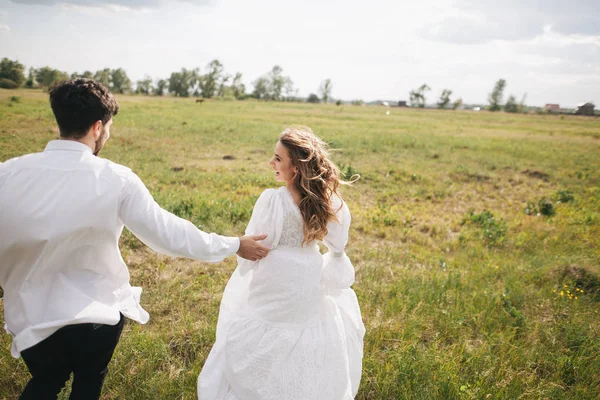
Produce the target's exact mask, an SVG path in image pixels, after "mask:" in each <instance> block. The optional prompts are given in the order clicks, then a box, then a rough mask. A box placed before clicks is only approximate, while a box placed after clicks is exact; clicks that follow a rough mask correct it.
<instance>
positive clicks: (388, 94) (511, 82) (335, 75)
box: [0, 0, 600, 107]
mask: <svg viewBox="0 0 600 400" xmlns="http://www.w3.org/2000/svg"><path fill="white" fill-rule="evenodd" d="M599 1H600V0H571V1H566V0H560V1H558V0H502V1H497V0H478V1H475V0H421V1H418V0H411V1H404V0H385V1H383V0H369V1H360V0H346V1H332V0H302V1H288V0H179V1H173V0H170V1H166V0H147V1H142V0H109V1H104V0H10V1H9V0H0V57H8V58H10V59H18V60H19V61H20V62H21V63H23V64H25V65H26V67H30V66H33V67H41V66H44V65H49V66H51V67H53V68H58V69H61V70H65V71H68V72H74V71H77V72H82V71H84V70H91V71H96V70H98V69H101V68H104V67H109V68H119V67H122V68H124V69H125V70H126V71H127V73H128V75H129V77H130V78H131V79H132V81H135V80H137V79H141V78H142V77H144V76H145V75H149V76H151V77H152V78H154V79H156V78H159V77H160V78H167V77H168V76H169V75H170V73H171V72H173V71H178V70H180V69H181V68H182V67H186V68H195V67H200V70H201V72H202V71H203V70H204V69H205V66H206V64H207V63H208V62H209V61H211V60H213V59H215V58H216V59H219V60H220V61H221V62H222V63H223V64H224V66H225V70H226V71H227V72H230V73H235V72H238V71H239V72H242V73H243V74H244V81H245V83H246V84H247V87H248V88H249V90H252V87H251V82H252V81H253V80H254V79H256V78H257V77H259V76H260V75H262V74H263V73H266V72H267V71H269V70H270V69H271V68H272V67H273V65H276V64H278V65H280V66H281V67H282V68H283V71H284V74H286V75H289V76H290V77H291V78H292V80H293V81H294V83H295V86H296V87H297V88H298V89H299V94H300V95H303V96H306V95H308V94H309V93H310V92H317V89H318V87H319V84H320V82H321V81H322V80H323V79H325V78H331V79H332V81H333V97H335V98H342V99H345V100H352V99H363V100H366V101H370V100H375V99H388V100H407V99H408V92H409V90H411V89H413V88H415V87H418V86H419V85H421V84H422V83H427V84H428V85H429V86H430V87H431V88H432V90H431V92H430V93H429V95H428V103H433V102H435V100H436V99H437V98H438V97H439V95H440V93H441V92H442V90H443V89H445V88H449V89H451V90H453V92H454V93H453V96H452V98H456V97H462V98H463V100H464V101H465V102H467V103H477V102H479V103H485V102H486V101H487V95H488V93H489V92H490V91H491V90H492V87H493V85H494V82H495V81H496V80H497V79H498V78H504V79H506V81H507V87H506V91H505V98H506V97H507V96H508V95H509V94H514V95H515V96H516V97H517V99H520V98H521V96H523V94H525V93H527V103H528V104H530V105H543V104H545V103H560V105H561V106H563V107H573V106H575V105H576V104H577V103H580V102H584V101H595V102H596V104H598V103H600V6H599V4H598V2H599Z"/></svg>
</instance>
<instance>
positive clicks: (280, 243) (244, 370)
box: [198, 187, 364, 400]
mask: <svg viewBox="0 0 600 400" xmlns="http://www.w3.org/2000/svg"><path fill="white" fill-rule="evenodd" d="M334 206H335V205H334ZM337 208H339V211H338V214H337V216H338V221H335V222H331V223H330V224H329V226H328V230H329V233H328V235H327V237H326V238H325V239H324V243H325V245H326V246H327V247H328V248H329V253H326V255H325V256H323V255H321V253H320V252H319V249H318V246H317V245H316V243H311V244H308V245H305V246H302V241H303V229H302V228H303V222H302V218H301V214H300V210H299V209H298V207H297V206H296V204H295V203H294V201H293V198H292V196H291V194H290V193H289V191H288V190H287V189H286V188H285V187H282V188H280V189H277V190H275V189H268V190H266V191H265V192H263V194H262V195H261V196H260V198H259V199H258V201H257V203H256V205H255V207H254V211H253V214H252V218H251V220H250V223H249V225H248V227H247V229H246V234H258V233H267V234H268V237H267V239H266V240H265V244H266V245H267V246H269V247H270V248H271V252H270V253H269V255H268V256H267V257H265V258H264V259H263V260H261V261H258V262H250V261H247V260H243V259H238V267H237V268H236V270H235V271H234V272H233V274H232V276H231V278H230V280H229V282H228V283H227V286H226V288H225V291H224V294H223V299H222V301H221V307H220V313H219V321H218V324H217V338H216V342H215V344H214V346H213V348H212V350H211V352H210V354H209V356H208V359H207V360H206V363H205V365H204V368H203V369H202V372H201V373H200V376H199V378H198V397H199V398H200V399H207V400H209V399H219V400H221V399H223V400H225V399H227V400H242V399H243V400H268V399H273V400H275V399H277V400H280V399H290V400H296V399H297V400H308V399H315V400H317V399H318V400H338V399H352V398H354V396H355V395H356V392H357V391H358V385H359V383H360V377H361V369H362V355H363V338H364V325H363V323H362V318H361V315H360V308H359V305H358V301H357V299H356V295H355V293H354V291H353V290H352V289H350V285H352V283H353V282H354V268H353V266H352V264H351V262H350V259H349V258H348V257H347V256H346V255H345V253H344V248H345V245H346V242H347V240H348V229H349V226H350V212H349V211H348V207H347V206H346V205H345V204H344V203H342V202H341V201H340V202H339V204H337V207H336V209H337Z"/></svg>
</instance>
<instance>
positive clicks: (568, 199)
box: [555, 189, 575, 203]
mask: <svg viewBox="0 0 600 400" xmlns="http://www.w3.org/2000/svg"><path fill="white" fill-rule="evenodd" d="M555 197H556V200H557V201H559V202H561V203H572V202H573V200H575V196H573V192H571V191H570V190H563V189H561V190H559V191H558V192H556V196H555Z"/></svg>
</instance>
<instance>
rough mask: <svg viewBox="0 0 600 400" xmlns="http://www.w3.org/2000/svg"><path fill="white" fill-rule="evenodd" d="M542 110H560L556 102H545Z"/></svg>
mask: <svg viewBox="0 0 600 400" xmlns="http://www.w3.org/2000/svg"><path fill="white" fill-rule="evenodd" d="M544 110H546V112H559V111H560V105H558V104H546V105H545V106H544Z"/></svg>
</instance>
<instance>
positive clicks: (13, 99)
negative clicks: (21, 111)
mask: <svg viewBox="0 0 600 400" xmlns="http://www.w3.org/2000/svg"><path fill="white" fill-rule="evenodd" d="M9 102H10V103H20V102H21V98H20V97H19V96H10V99H9Z"/></svg>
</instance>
